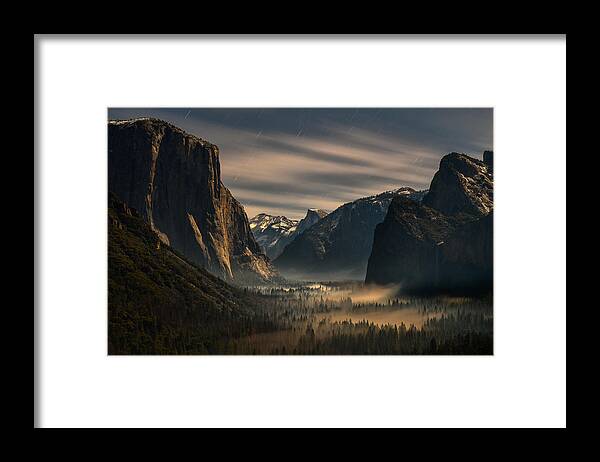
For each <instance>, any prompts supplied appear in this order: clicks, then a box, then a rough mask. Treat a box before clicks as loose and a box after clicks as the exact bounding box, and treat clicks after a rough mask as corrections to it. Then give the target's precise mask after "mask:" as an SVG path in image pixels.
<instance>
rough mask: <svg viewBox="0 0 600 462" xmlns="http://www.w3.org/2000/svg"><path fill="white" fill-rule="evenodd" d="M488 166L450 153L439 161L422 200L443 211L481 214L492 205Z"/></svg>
mask: <svg viewBox="0 0 600 462" xmlns="http://www.w3.org/2000/svg"><path fill="white" fill-rule="evenodd" d="M492 194H493V177H492V172H491V168H489V167H488V165H487V164H486V163H484V162H482V161H480V160H478V159H474V158H473V157H470V156H467V155H466V154H459V153H456V152H453V153H450V154H448V155H446V156H444V157H442V160H441V161H440V167H439V170H438V171H437V173H436V174H435V175H434V177H433V180H432V181H431V186H430V188H429V192H428V193H427V194H426V195H425V197H424V198H423V204H424V205H427V206H428V207H431V208H433V209H435V210H438V211H439V212H442V213H444V214H446V215H456V214H459V213H465V214H469V215H476V216H483V215H487V214H488V213H490V212H491V210H492V208H493V196H492Z"/></svg>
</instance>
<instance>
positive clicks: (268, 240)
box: [250, 209, 327, 260]
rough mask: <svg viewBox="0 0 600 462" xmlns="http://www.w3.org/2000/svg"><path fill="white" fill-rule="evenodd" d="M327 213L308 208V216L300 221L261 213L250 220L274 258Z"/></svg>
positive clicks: (257, 234) (262, 243) (256, 233)
mask: <svg viewBox="0 0 600 462" xmlns="http://www.w3.org/2000/svg"><path fill="white" fill-rule="evenodd" d="M326 215H327V212H326V211H325V210H320V209H308V211H307V212H306V216H305V217H304V218H303V219H302V220H299V221H298V220H290V219H289V218H287V217H284V216H273V215H269V214H267V213H259V214H258V215H256V216H255V217H254V218H252V219H251V220H250V230H251V231H252V234H253V235H254V239H255V240H256V242H258V245H260V247H261V249H262V250H263V251H264V252H265V254H266V255H267V257H269V258H270V259H271V260H273V259H275V258H277V257H278V256H279V255H280V254H281V252H283V249H285V247H286V246H287V245H288V244H289V243H290V242H292V241H293V240H294V239H296V237H298V236H299V235H300V234H302V233H303V232H304V231H306V230H307V229H309V228H310V227H311V226H312V225H314V224H315V223H317V222H318V221H319V220H320V219H321V218H323V217H324V216H326Z"/></svg>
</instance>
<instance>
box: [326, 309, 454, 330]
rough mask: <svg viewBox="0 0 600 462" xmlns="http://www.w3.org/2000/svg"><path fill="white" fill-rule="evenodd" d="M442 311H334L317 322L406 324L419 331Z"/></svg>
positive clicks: (440, 314)
mask: <svg viewBox="0 0 600 462" xmlns="http://www.w3.org/2000/svg"><path fill="white" fill-rule="evenodd" d="M442 314H443V313H442V312H441V311H423V310H421V309H418V308H410V307H407V308H387V307H384V308H381V309H380V310H377V311H367V312H357V311H332V312H331V313H324V314H323V315H321V316H320V317H318V318H317V322H318V321H321V320H327V321H329V322H331V323H333V322H344V321H352V322H353V323H354V324H356V323H359V322H363V321H367V322H369V323H373V324H375V325H376V326H384V325H396V326H400V325H401V324H403V323H404V325H405V326H406V327H410V325H411V324H412V325H414V326H415V327H416V328H417V329H420V328H421V327H423V324H425V321H427V319H433V318H439V317H441V316H442Z"/></svg>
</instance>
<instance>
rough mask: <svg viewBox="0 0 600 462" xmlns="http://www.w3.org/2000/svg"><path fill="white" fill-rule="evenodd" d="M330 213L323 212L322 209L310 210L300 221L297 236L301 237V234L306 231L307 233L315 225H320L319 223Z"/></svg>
mask: <svg viewBox="0 0 600 462" xmlns="http://www.w3.org/2000/svg"><path fill="white" fill-rule="evenodd" d="M328 213H329V212H327V211H326V210H321V209H308V210H307V211H306V216H305V217H304V218H303V219H302V220H300V222H299V223H298V227H297V228H296V233H295V234H296V236H294V238H295V237H297V236H299V235H300V234H302V233H303V232H304V231H306V230H307V229H308V228H310V227H311V226H313V225H314V224H316V223H318V222H319V221H321V220H322V219H323V218H325V217H326V216H327V214H328Z"/></svg>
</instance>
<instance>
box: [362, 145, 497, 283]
mask: <svg viewBox="0 0 600 462" xmlns="http://www.w3.org/2000/svg"><path fill="white" fill-rule="evenodd" d="M492 187H493V176H492V173H491V168H488V165H486V164H484V163H483V162H481V161H478V160H477V159H473V158H471V157H469V156H466V155H464V154H457V153H452V154H448V155H447V156H445V157H444V158H442V160H441V162H440V169H439V171H438V172H437V173H436V175H435V176H434V178H433V180H432V183H431V189H430V190H429V192H428V193H427V194H426V195H425V197H424V198H423V201H422V203H417V202H415V201H412V200H406V199H402V198H398V199H394V201H393V202H392V204H391V205H390V207H389V210H388V213H387V215H386V217H385V220H384V221H383V222H382V223H381V224H380V225H378V226H377V228H376V230H375V233H374V242H373V250H372V252H371V255H370V257H369V262H368V268H367V276H366V278H365V281H366V282H372V283H378V284H389V283H399V284H401V286H402V290H404V291H405V292H416V293H425V292H447V293H469V292H486V291H491V290H492V280H493V270H492V268H493V252H492V249H493V214H492V210H493V197H492Z"/></svg>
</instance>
